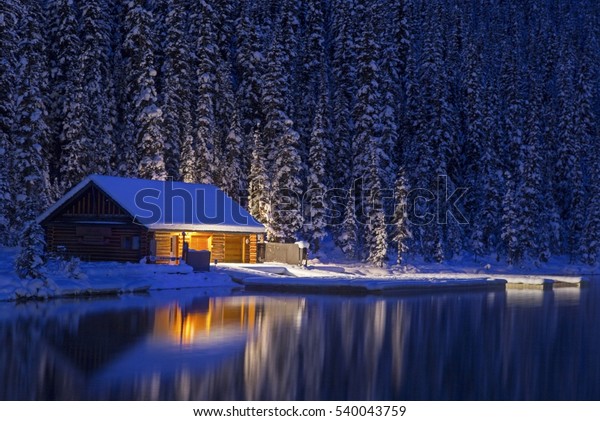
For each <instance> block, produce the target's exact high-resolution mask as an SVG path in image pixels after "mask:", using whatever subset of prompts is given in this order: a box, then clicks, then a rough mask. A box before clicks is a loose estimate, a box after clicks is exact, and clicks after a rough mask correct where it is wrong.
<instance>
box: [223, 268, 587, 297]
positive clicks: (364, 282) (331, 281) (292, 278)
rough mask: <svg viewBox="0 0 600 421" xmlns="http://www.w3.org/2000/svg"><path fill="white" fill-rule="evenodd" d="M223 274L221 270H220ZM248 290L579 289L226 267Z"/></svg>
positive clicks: (577, 280) (571, 281)
mask: <svg viewBox="0 0 600 421" xmlns="http://www.w3.org/2000/svg"><path fill="white" fill-rule="evenodd" d="M222 270H223V269H222ZM224 272H225V273H228V274H229V275H230V276H231V277H232V278H233V279H234V280H235V281H237V282H239V283H240V284H242V285H244V286H245V288H246V289H248V290H279V291H281V290H290V291H292V290H295V291H298V290H302V291H320V292H336V291H337V292H346V293H359V294H360V293H393V292H396V291H407V290H433V289H435V290H438V289H444V290H445V289H450V288H451V289H474V288H514V287H517V288H536V289H537V288H542V289H549V288H553V287H562V286H579V285H580V284H581V283H582V277H580V276H563V275H556V276H555V275H512V274H491V275H486V274H473V273H403V274H387V275H381V276H372V275H371V276H369V274H366V275H364V274H363V275H355V274H345V273H344V268H343V267H332V266H329V267H324V268H318V267H317V268H314V269H304V268H297V267H290V266H285V265H277V264H275V265H258V266H253V267H249V266H244V265H235V266H234V265H228V267H227V269H224Z"/></svg>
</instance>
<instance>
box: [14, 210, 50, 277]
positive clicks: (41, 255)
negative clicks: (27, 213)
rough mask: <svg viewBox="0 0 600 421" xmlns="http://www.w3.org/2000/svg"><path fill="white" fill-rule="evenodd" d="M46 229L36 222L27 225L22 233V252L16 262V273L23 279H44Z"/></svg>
mask: <svg viewBox="0 0 600 421" xmlns="http://www.w3.org/2000/svg"><path fill="white" fill-rule="evenodd" d="M44 238H45V237H44V229H43V228H42V227H41V226H40V224H38V223H37V222H35V221H29V222H27V223H26V224H25V226H24V228H23V231H22V233H21V242H20V246H21V252H20V253H19V255H18V256H17V259H16V260H15V272H16V273H17V275H18V276H19V278H21V279H42V280H43V279H44V271H43V268H44V263H45V259H46V257H45V252H44V247H45V245H46V243H45V240H44Z"/></svg>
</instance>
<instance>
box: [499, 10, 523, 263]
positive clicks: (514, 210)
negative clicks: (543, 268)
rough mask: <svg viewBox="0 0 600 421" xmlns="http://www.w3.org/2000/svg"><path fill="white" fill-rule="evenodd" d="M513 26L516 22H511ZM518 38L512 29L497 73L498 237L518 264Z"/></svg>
mask: <svg viewBox="0 0 600 421" xmlns="http://www.w3.org/2000/svg"><path fill="white" fill-rule="evenodd" d="M513 13H514V12H513ZM514 25H516V22H515V23H514ZM518 45H519V40H518V38H517V33H516V32H515V33H514V34H513V36H512V37H511V39H509V40H507V41H506V45H504V46H503V52H504V57H503V60H502V69H501V75H500V84H501V86H500V89H501V93H502V97H503V99H504V110H503V115H504V119H503V121H502V134H503V136H504V137H505V139H506V140H505V142H503V146H504V147H503V148H502V151H501V152H502V154H503V156H504V160H503V164H504V179H505V180H506V184H505V186H506V188H505V191H504V197H503V199H502V230H501V238H502V241H503V248H504V251H505V254H506V258H507V261H508V262H509V263H511V264H516V263H520V262H521V261H522V260H523V258H524V257H525V247H526V244H525V242H524V238H523V237H521V235H522V232H521V229H522V227H521V225H520V224H521V221H520V219H519V213H520V209H519V206H520V203H521V202H520V201H519V191H518V190H519V189H520V186H521V184H522V170H523V151H524V148H523V126H524V122H523V120H524V110H525V109H526V101H525V99H524V98H523V96H524V95H525V94H526V90H525V89H522V88H523V87H524V85H525V84H524V83H523V77H524V75H523V72H522V71H521V69H520V68H519V57H518V56H517V55H518V54H519V49H518Z"/></svg>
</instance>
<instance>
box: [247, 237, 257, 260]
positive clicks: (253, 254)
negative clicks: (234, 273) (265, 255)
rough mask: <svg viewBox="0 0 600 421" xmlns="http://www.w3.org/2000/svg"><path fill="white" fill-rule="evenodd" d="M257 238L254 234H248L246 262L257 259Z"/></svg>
mask: <svg viewBox="0 0 600 421" xmlns="http://www.w3.org/2000/svg"><path fill="white" fill-rule="evenodd" d="M257 244H258V240H257V236H256V234H250V244H249V247H248V262H249V263H257V260H258V250H257V249H258V247H257Z"/></svg>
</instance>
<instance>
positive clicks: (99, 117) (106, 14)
mask: <svg viewBox="0 0 600 421" xmlns="http://www.w3.org/2000/svg"><path fill="white" fill-rule="evenodd" d="M109 4H110V3H109V2H107V1H106V0H97V1H86V2H83V4H81V21H82V23H81V26H82V30H81V33H82V35H81V43H82V47H81V49H82V51H81V57H80V63H81V75H82V83H83V85H82V88H83V99H85V100H86V101H87V102H86V104H85V106H84V112H85V113H86V114H85V115H84V117H83V123H84V124H83V131H84V134H83V136H84V137H85V138H86V139H89V140H90V141H91V142H90V144H89V145H88V147H89V149H88V150H87V151H85V153H84V157H83V158H82V159H84V160H85V162H86V166H87V168H88V172H89V173H92V174H109V173H111V172H112V160H113V157H114V155H115V144H114V141H113V136H114V134H115V133H114V124H115V121H114V115H113V114H114V109H113V108H114V103H115V92H114V86H113V79H112V72H113V71H115V69H113V68H112V66H111V61H112V59H113V57H112V44H111V42H112V41H111V40H112V25H111V14H110V9H109ZM74 181H75V182H76V181H77V180H74Z"/></svg>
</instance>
